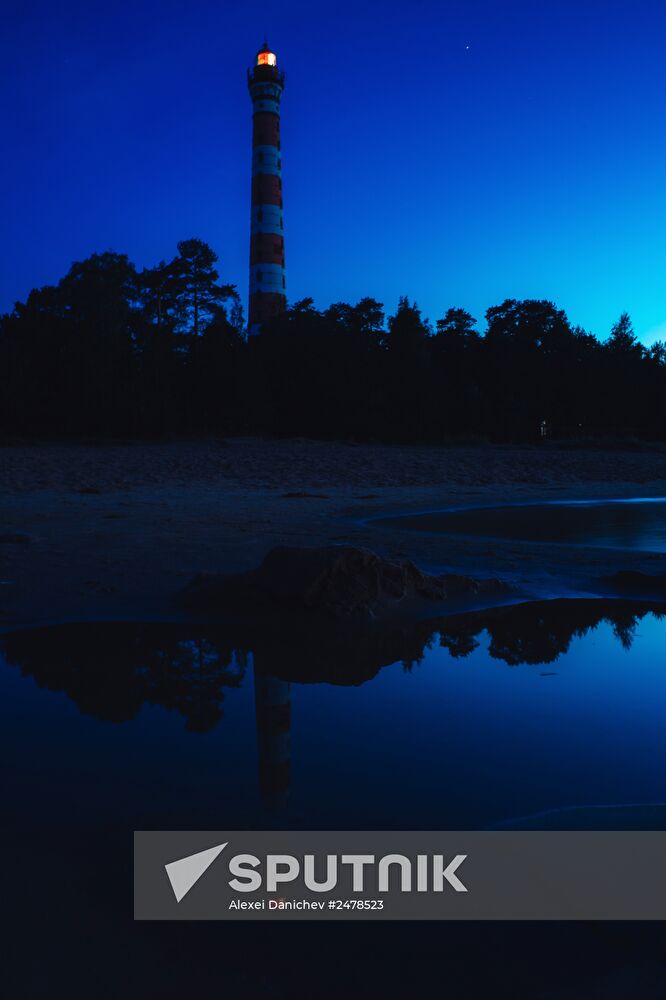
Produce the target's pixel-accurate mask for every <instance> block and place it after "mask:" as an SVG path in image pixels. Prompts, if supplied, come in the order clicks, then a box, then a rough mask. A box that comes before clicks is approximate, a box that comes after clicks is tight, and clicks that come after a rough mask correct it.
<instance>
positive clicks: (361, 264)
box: [0, 0, 666, 342]
mask: <svg viewBox="0 0 666 1000" xmlns="http://www.w3.org/2000/svg"><path fill="white" fill-rule="evenodd" d="M12 8H13V9H12V10H11V12H10V11H9V10H7V11H5V12H4V14H3V33H4V37H3V39H2V42H1V43H0V77H1V79H0V94H1V95H2V97H1V98H0V101H1V107H2V114H1V121H2V138H3V156H2V157H1V158H0V181H1V183H0V191H1V198H2V201H1V203H0V220H1V225H2V234H3V241H2V242H3V254H2V256H3V264H2V268H1V269H0V309H8V308H11V306H12V304H13V302H14V300H15V299H18V298H22V297H24V296H25V295H26V294H27V292H28V291H29V290H30V288H31V287H33V286H34V285H41V284H45V283H49V282H55V281H56V280H57V279H58V278H59V277H60V276H61V275H62V274H63V273H64V272H65V271H66V270H67V268H68V267H69V265H70V263H71V261H72V260H73V259H80V258H82V257H85V256H87V255H88V254H89V253H91V252H93V251H96V250H105V249H115V250H119V251H125V252H127V253H128V254H129V255H130V257H131V258H132V259H133V260H135V261H136V262H137V264H139V265H140V266H143V265H148V264H152V263H155V262H156V261H158V260H159V259H160V258H169V257H170V256H172V255H173V254H174V253H175V244H176V241H177V240H178V239H180V238H183V237H188V236H191V235H196V236H200V237H201V238H203V239H205V240H207V241H208V242H210V243H211V244H212V245H213V247H214V248H215V249H216V251H217V252H218V254H219V256H220V259H221V270H222V275H223V278H224V279H225V280H228V281H232V282H236V283H237V284H238V286H239V289H240V290H241V292H242V293H243V296H244V297H245V296H246V291H247V289H246V285H247V259H248V239H249V237H248V228H249V184H250V141H251V117H250V109H251V106H250V100H249V96H248V94H247V89H246V79H245V72H246V68H247V66H248V65H249V64H250V63H251V62H252V60H253V57H254V55H255V53H256V50H257V48H258V47H259V45H260V43H261V41H262V39H263V35H264V32H267V34H268V38H269V41H270V43H271V46H272V47H273V48H274V50H275V51H276V52H277V54H278V60H279V63H280V65H281V66H282V68H283V69H285V71H286V73H287V87H286V90H285V95H284V100H283V117H282V125H283V132H282V136H283V169H284V198H285V227H286V240H287V243H286V249H287V285H288V287H287V291H288V294H289V298H290V300H292V301H293V300H295V299H297V298H301V297H303V296H305V295H313V296H314V298H315V300H316V302H317V304H318V305H320V306H325V305H327V304H328V303H330V302H331V301H337V300H340V299H345V300H350V301H354V300H356V299H358V298H359V297H360V296H362V295H365V294H371V295H374V296H376V297H377V298H379V299H381V300H382V301H383V302H384V303H385V304H386V307H387V309H389V310H393V309H394V308H395V305H396V302H397V298H398V296H399V295H400V294H408V295H409V296H410V297H412V298H416V300H417V301H418V303H419V305H421V307H422V308H423V310H424V312H425V314H426V315H428V316H430V317H431V318H432V319H436V318H437V317H438V316H440V315H442V313H443V312H444V310H445V309H446V308H447V307H448V306H450V305H460V306H464V307H465V308H467V309H469V310H470V311H472V312H473V313H474V315H475V316H477V317H478V318H481V317H482V315H483V312H484V310H485V309H486V308H487V307H488V306H489V305H492V304H495V303H497V302H499V301H501V300H502V299H503V298H505V297H509V296H510V297H521V298H522V297H547V298H552V299H554V300H555V301H556V302H557V303H558V304H559V305H561V306H562V307H563V308H565V309H566V310H567V312H568V313H569V315H570V318H571V319H572V321H573V322H576V323H580V324H581V325H583V326H585V327H586V328H587V329H590V330H591V331H593V332H595V333H597V334H598V335H599V336H601V337H605V336H606V335H607V333H608V330H609V327H610V325H611V323H612V322H613V321H614V320H615V319H616V318H617V316H618V314H619V313H620V312H621V311H622V310H623V309H627V310H628V311H629V312H630V313H631V315H632V318H633V320H634V324H635V327H636V330H637V332H638V333H639V334H640V336H641V337H642V338H643V339H645V340H646V342H650V341H652V340H654V339H655V337H657V336H660V337H664V338H666V238H665V237H666V166H665V165H666V128H665V118H666V112H665V108H666V86H665V83H666V59H665V58H664V52H665V51H666V12H665V11H664V9H663V4H662V3H660V2H657V0H654V2H646V0H634V2H631V3H630V2H629V0H623V2H617V0H577V2H570V0H557V2H554V0H543V2H538V0H533V2H525V0H503V2H495V0H492V2H491V0H471V2H457V3H454V2H451V0H444V2H435V0H411V2H409V3H394V2H391V0H382V2H381V3H380V2H375V0H362V2H361V0H355V2H353V3H351V2H348V0H336V2H334V3H333V2H327V3H316V4H311V3H305V2H290V0H280V2H278V0H275V2H274V3H272V4H271V3H264V2H253V3H251V4H245V3H237V2H236V3H225V2H224V0H215V2H212V0H189V2H188V3H182V2H179V3H173V2H170V0H160V2H143V0H135V2H133V3H130V2H127V0H116V2H115V3H113V4H108V5H101V4H91V3H90V2H89V0H88V2H86V3H74V2H69V0H63V2H60V3H58V4H55V3H52V2H49V3H43V2H37V3H30V2H29V0H27V2H26V3H25V4H23V5H19V4H14V5H12Z"/></svg>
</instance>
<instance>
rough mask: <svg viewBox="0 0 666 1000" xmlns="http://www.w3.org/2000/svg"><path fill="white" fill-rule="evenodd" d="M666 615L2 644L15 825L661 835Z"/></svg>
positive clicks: (51, 631) (134, 630) (527, 614)
mask: <svg viewBox="0 0 666 1000" xmlns="http://www.w3.org/2000/svg"><path fill="white" fill-rule="evenodd" d="M665 646H666V617H662V615H661V613H660V612H659V610H658V609H654V608H653V609H650V608H648V607H646V606H645V605H640V604H635V603H628V602H620V601H602V600H587V601H580V600H578V601H571V600H569V601H565V600H559V601H548V602H538V603H533V604H523V605H516V606H512V607H504V608H496V609H494V610H491V611H485V612H475V613H472V614H467V615H459V616H457V617H449V618H442V619H438V620H436V621H430V622H421V623H417V624H416V625H413V626H410V627H402V628H399V629H396V628H392V629H381V628H379V627H377V628H375V629H373V630H370V631H369V630H365V631H363V632H355V631H350V632H348V633H346V632H344V630H341V629H340V628H337V629H336V630H335V631H333V632H331V633H330V635H322V634H321V632H312V633H310V632H308V630H307V629H299V630H297V631H295V632H294V633H293V634H290V633H289V632H288V631H282V632H270V631H268V632H261V631H256V630H255V631H252V630H250V631H247V630H245V629H229V628H226V627H225V628H220V627H210V628H206V627H201V626H188V625H182V624H177V625H165V624H137V623H120V624H109V623H105V624H81V625H64V626H56V627H49V628H43V629H35V630H25V631H18V632H13V633H7V634H5V635H4V636H2V637H0V712H1V714H2V734H3V741H4V743H5V751H4V759H5V761H7V760H10V761H11V762H12V764H11V770H9V771H8V772H7V773H6V774H5V790H4V792H3V796H2V806H1V808H2V814H3V816H2V818H3V823H4V825H5V829H7V828H8V827H9V828H13V829H17V828H18V827H19V826H20V827H22V828H25V829H33V830H34V829H40V828H41V824H42V823H43V821H44V817H48V819H49V823H50V825H51V826H52V827H56V828H58V829H59V830H63V829H76V830H77V831H78V833H79V834H81V832H82V831H89V832H91V833H95V832H99V831H103V830H109V829H116V830H126V831H131V830H134V829H151V828H152V829H159V828H164V829H197V828H199V829H243V828H245V827H252V826H259V827H264V826H266V825H270V824H271V823H274V824H275V825H279V826H284V827H287V828H293V827H304V828H310V829H317V828H321V829H326V828H336V827H337V828H343V829H344V828H355V827H358V828H364V827H365V828H370V829H373V828H374V829H381V828H397V829H420V828H422V829H447V828H459V829H466V828H469V829H477V828H487V827H493V826H498V825H499V826H518V827H530V826H537V827H538V826H546V827H555V828H557V827H561V828H567V827H569V826H574V827H575V826H581V825H582V826H591V827H599V826H603V825H610V826H618V827H620V828H622V827H627V826H638V827H644V828H645V827H650V826H653V827H661V826H662V825H663V822H664V815H663V809H662V807H661V805H660V804H661V803H664V802H666V726H665V725H664V719H665V718H666V662H665V661H664V657H663V649H664V648H665Z"/></svg>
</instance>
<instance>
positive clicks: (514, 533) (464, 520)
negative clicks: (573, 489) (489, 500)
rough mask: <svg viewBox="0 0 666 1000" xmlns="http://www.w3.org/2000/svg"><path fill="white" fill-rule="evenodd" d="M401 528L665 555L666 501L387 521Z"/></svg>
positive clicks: (514, 508)
mask: <svg viewBox="0 0 666 1000" xmlns="http://www.w3.org/2000/svg"><path fill="white" fill-rule="evenodd" d="M382 523H383V524H385V525H387V526H392V527H396V528H407V529H410V530H416V531H427V532H435V533H444V534H461V535H472V536H474V535H475V536H483V537H485V538H502V539H513V540H521V541H534V542H558V543H565V544H569V545H590V546H592V547H594V548H600V547H601V548H621V549H632V550H640V551H648V552H666V501H665V500H664V499H663V498H659V499H655V500H614V501H603V502H598V501H584V502H578V503H576V502H569V501H567V502H561V501H557V502H553V503H547V504H518V505H511V506H506V507H478V508H466V509H464V510H449V511H446V510H444V511H431V512H428V513H425V514H415V515H413V514H410V515H406V516H400V517H390V518H382Z"/></svg>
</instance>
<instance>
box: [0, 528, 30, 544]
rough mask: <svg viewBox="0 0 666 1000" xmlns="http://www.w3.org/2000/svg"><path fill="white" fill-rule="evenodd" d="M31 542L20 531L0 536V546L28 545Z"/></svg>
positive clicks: (28, 536) (27, 536) (28, 537)
mask: <svg viewBox="0 0 666 1000" xmlns="http://www.w3.org/2000/svg"><path fill="white" fill-rule="evenodd" d="M31 541H32V538H31V537H30V535H26V534H24V533H23V532H22V531H14V532H9V533H8V534H5V535H0V545H28V544H29V543H30V542H31Z"/></svg>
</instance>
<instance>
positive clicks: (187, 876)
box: [164, 841, 229, 903]
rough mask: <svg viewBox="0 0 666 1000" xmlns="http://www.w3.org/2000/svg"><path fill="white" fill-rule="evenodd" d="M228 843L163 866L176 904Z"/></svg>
mask: <svg viewBox="0 0 666 1000" xmlns="http://www.w3.org/2000/svg"><path fill="white" fill-rule="evenodd" d="M228 843H229V841H227V842H226V843H225V844H218V845H217V847H209V848H208V850H207V851H199V852H198V853H197V854H190V855H189V856H188V857H187V858H180V859H179V860H178V861H171V862H170V863H169V864H168V865H165V866H164V867H165V869H166V873H167V875H168V877H169V882H171V888H172V889H173V894H174V896H175V897H176V902H177V903H180V901H181V899H182V898H183V896H186V895H187V893H188V892H189V891H190V889H191V888H192V886H193V885H196V883H197V882H198V881H199V879H200V878H201V876H202V875H203V874H204V872H206V871H208V869H209V868H210V866H211V865H212V863H213V861H215V858H217V857H218V855H220V854H221V853H222V851H223V850H224V848H225V847H226V846H227V844H228Z"/></svg>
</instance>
